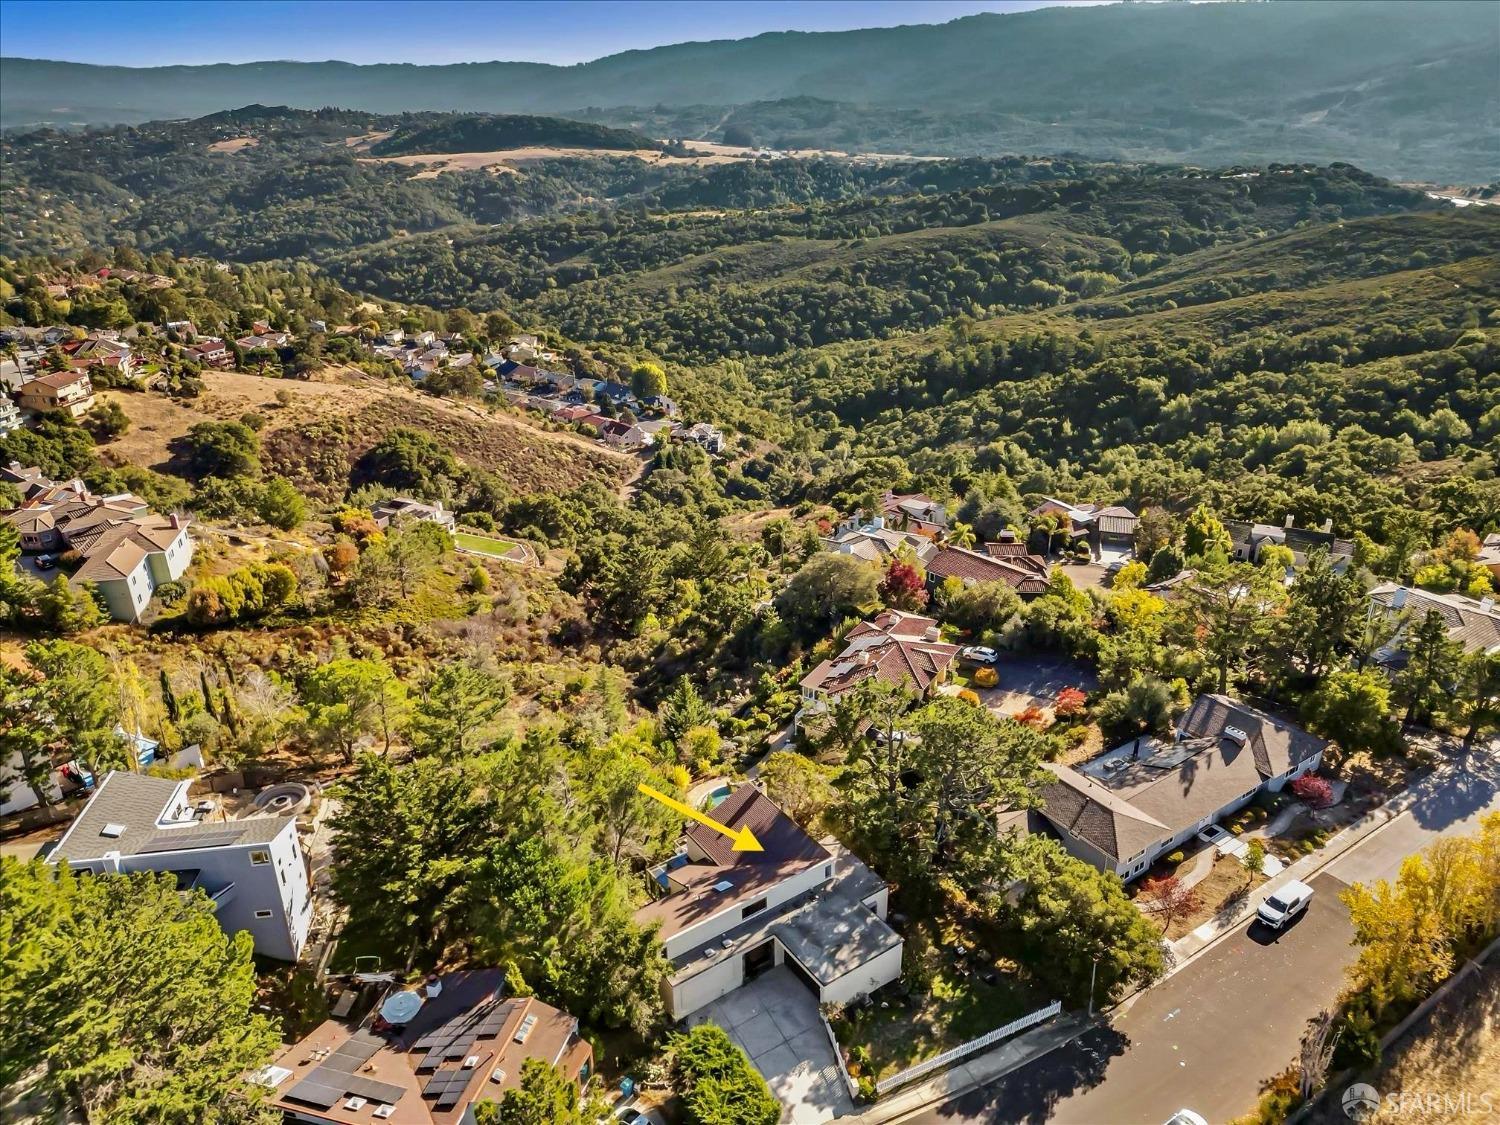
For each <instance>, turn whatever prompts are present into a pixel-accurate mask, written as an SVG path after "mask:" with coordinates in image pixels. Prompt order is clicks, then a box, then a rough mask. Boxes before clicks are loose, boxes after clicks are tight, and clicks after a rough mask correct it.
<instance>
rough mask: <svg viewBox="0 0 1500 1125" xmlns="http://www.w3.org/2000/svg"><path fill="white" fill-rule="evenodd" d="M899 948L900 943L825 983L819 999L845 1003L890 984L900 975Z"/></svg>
mask: <svg viewBox="0 0 1500 1125" xmlns="http://www.w3.org/2000/svg"><path fill="white" fill-rule="evenodd" d="M901 950H902V946H900V945H898V946H895V947H894V948H892V949H888V950H886V951H885V952H884V953H882V954H881V955H880V956H879V957H876V958H875V959H874V960H873V961H867V962H865V963H864V964H863V965H861V966H860V967H859V968H857V969H855V970H853V971H852V972H848V973H845V974H844V975H843V976H841V977H839V978H838V980H835V981H832V982H830V983H828V984H825V985H824V986H823V995H822V997H821V998H820V999H821V1000H822V1002H823V1003H825V1004H847V1003H849V1001H851V1000H854V999H857V998H858V997H860V996H865V995H867V994H868V993H871V992H874V991H875V990H876V989H877V988H880V987H881V986H882V985H887V984H890V983H891V982H892V981H893V980H896V979H897V978H898V977H900V976H901Z"/></svg>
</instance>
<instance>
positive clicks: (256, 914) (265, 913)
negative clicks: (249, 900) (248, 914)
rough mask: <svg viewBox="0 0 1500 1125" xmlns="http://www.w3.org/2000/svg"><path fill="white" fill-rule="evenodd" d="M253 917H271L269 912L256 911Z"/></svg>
mask: <svg viewBox="0 0 1500 1125" xmlns="http://www.w3.org/2000/svg"><path fill="white" fill-rule="evenodd" d="M255 916H256V917H257V918H269V917H270V916H271V912H270V911H269V910H257V911H256V912H255Z"/></svg>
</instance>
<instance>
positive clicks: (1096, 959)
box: [1089, 953, 1103, 1019]
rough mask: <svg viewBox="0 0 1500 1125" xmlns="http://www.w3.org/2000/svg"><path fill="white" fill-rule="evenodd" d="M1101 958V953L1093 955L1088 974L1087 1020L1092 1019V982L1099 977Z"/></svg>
mask: <svg viewBox="0 0 1500 1125" xmlns="http://www.w3.org/2000/svg"><path fill="white" fill-rule="evenodd" d="M1102 956H1103V954H1102V953H1096V954H1094V968H1093V971H1091V972H1090V973H1089V1019H1093V1018H1094V981H1095V980H1096V979H1098V976H1099V958H1100V957H1102Z"/></svg>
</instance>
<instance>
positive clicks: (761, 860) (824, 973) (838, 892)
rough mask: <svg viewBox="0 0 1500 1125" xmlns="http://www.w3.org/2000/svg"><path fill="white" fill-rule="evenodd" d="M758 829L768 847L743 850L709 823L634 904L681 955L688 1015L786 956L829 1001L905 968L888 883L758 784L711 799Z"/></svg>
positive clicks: (687, 837)
mask: <svg viewBox="0 0 1500 1125" xmlns="http://www.w3.org/2000/svg"><path fill="white" fill-rule="evenodd" d="M711 811H712V815H713V817H714V819H715V820H717V821H719V822H720V823H722V824H725V825H727V826H728V827H729V828H731V829H735V830H738V829H740V828H749V829H750V830H751V831H752V832H754V833H755V837H756V839H757V840H759V841H760V844H761V846H762V848H763V850H762V851H758V852H754V851H744V852H739V851H735V850H734V849H733V847H732V841H731V840H730V839H729V838H728V837H726V836H724V835H723V834H721V833H719V832H716V831H714V830H713V829H711V828H708V827H707V826H705V825H699V824H694V825H691V826H689V828H688V830H687V832H686V833H685V834H684V836H683V839H682V842H681V844H680V846H679V847H678V849H677V851H676V852H675V853H674V854H673V855H672V857H671V858H670V859H668V860H667V861H666V862H665V863H662V864H660V865H658V866H657V867H656V868H654V869H653V870H652V871H651V878H652V887H653V890H654V892H655V893H656V895H657V897H656V898H655V900H654V901H652V902H650V903H648V904H647V905H645V906H643V907H642V908H641V909H640V910H638V911H637V912H636V920H637V921H638V922H640V923H641V924H643V925H656V926H657V927H658V929H657V935H658V937H659V938H660V939H661V942H662V952H663V954H664V955H665V956H666V958H667V959H668V960H669V961H670V962H671V963H672V970H673V971H672V975H671V977H670V978H669V979H668V981H667V982H666V984H665V986H664V989H663V992H664V999H665V1001H666V1007H667V1013H668V1014H669V1015H670V1016H671V1017H672V1018H673V1019H682V1018H684V1017H686V1016H687V1015H688V1014H690V1013H692V1012H694V1011H697V1010H698V1009H699V1008H701V1007H703V1006H704V1005H705V1004H709V1003H712V1002H713V1001H714V1000H717V999H718V998H719V997H721V996H724V995H726V994H728V993H730V992H733V991H734V990H735V989H736V988H739V987H740V986H741V985H742V984H744V983H746V982H747V981H749V980H751V979H753V978H754V977H756V976H757V975H759V974H760V973H762V972H765V971H766V970H768V969H771V968H774V967H775V966H777V965H786V966H787V967H788V968H790V969H791V971H792V973H793V975H794V976H796V977H797V979H799V980H800V981H802V983H803V984H805V985H806V986H807V987H808V988H809V989H810V990H811V991H812V992H813V994H814V995H815V996H816V997H817V998H818V1000H819V1001H820V1002H821V1003H825V1004H834V1003H837V1004H842V1003H847V1002H849V1001H850V1000H853V999H856V998H858V997H860V996H865V995H868V994H869V993H870V992H873V991H874V990H875V989H877V988H880V987H881V986H882V985H885V984H889V983H890V982H891V981H893V980H895V979H896V978H897V977H899V976H900V975H901V947H902V941H901V937H900V935H899V934H897V933H896V932H895V931H894V930H892V929H891V928H890V926H889V925H887V924H886V921H885V913H886V905H887V897H888V896H887V892H886V885H885V882H884V881H883V880H882V879H881V878H880V877H879V876H878V875H876V874H875V873H874V872H872V871H871V870H870V869H869V868H868V867H866V866H865V865H864V864H863V863H862V862H860V860H859V859H858V857H856V856H854V855H853V854H851V853H849V852H847V851H845V850H844V849H843V848H842V847H840V846H839V844H838V843H837V842H836V841H833V840H827V841H824V842H822V843H819V842H817V841H814V840H813V839H812V837H810V836H809V835H808V834H807V833H806V832H804V831H803V830H802V828H801V827H800V826H798V825H797V823H796V822H795V821H793V820H792V819H791V818H790V817H789V816H787V815H786V813H784V812H782V811H781V809H779V808H777V806H776V805H775V804H774V803H773V802H772V801H771V800H770V798H768V797H767V796H766V795H765V794H764V793H762V792H761V791H760V790H759V789H757V788H756V787H755V786H754V785H753V784H748V783H747V784H744V785H741V786H739V787H738V788H736V789H735V790H734V791H733V792H732V793H730V795H729V796H728V797H726V798H724V800H723V801H722V802H721V803H720V804H718V805H716V806H714V807H713V808H712V810H711Z"/></svg>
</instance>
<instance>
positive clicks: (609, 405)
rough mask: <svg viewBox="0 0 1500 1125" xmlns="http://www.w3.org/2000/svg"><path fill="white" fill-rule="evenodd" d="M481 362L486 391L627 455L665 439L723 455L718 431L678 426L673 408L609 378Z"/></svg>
mask: <svg viewBox="0 0 1500 1125" xmlns="http://www.w3.org/2000/svg"><path fill="white" fill-rule="evenodd" d="M484 362H485V366H486V368H488V369H489V371H490V372H491V380H490V382H489V383H487V384H486V387H487V389H492V390H495V391H497V392H498V393H499V394H501V395H503V396H504V397H505V399H506V400H507V401H508V402H510V403H512V404H513V405H515V406H521V407H524V408H526V409H528V410H535V411H536V412H537V413H539V414H543V415H545V416H546V417H548V418H551V419H553V420H554V421H557V422H563V423H566V424H569V425H574V426H583V427H587V428H588V429H591V430H593V431H594V432H595V434H597V435H598V437H599V440H601V441H602V442H604V443H605V444H606V445H608V446H610V447H611V448H614V449H621V450H626V451H633V450H639V449H645V448H647V447H649V446H652V445H655V444H656V443H657V442H658V441H660V440H662V439H667V440H671V441H681V442H689V443H692V444H694V445H697V446H698V447H700V448H701V449H703V450H704V451H705V452H706V453H710V454H718V453H722V452H723V450H724V434H723V431H721V430H719V429H718V428H717V427H715V426H713V425H711V424H709V423H707V422H684V421H681V420H680V419H679V413H680V411H679V409H678V406H677V403H676V402H674V401H673V400H672V399H670V398H668V397H666V396H665V395H662V396H658V397H654V398H647V399H644V400H643V399H641V398H639V397H638V396H637V395H636V393H635V392H634V391H633V390H632V389H631V388H630V387H629V386H627V385H626V384H624V383H621V382H618V381H616V380H613V379H593V378H589V377H586V376H581V375H569V374H565V373H563V372H559V371H549V370H547V369H545V368H541V367H535V366H532V365H531V364H529V363H523V362H521V361H519V360H517V359H513V358H510V357H508V356H500V357H489V358H486V359H485V361H484Z"/></svg>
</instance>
